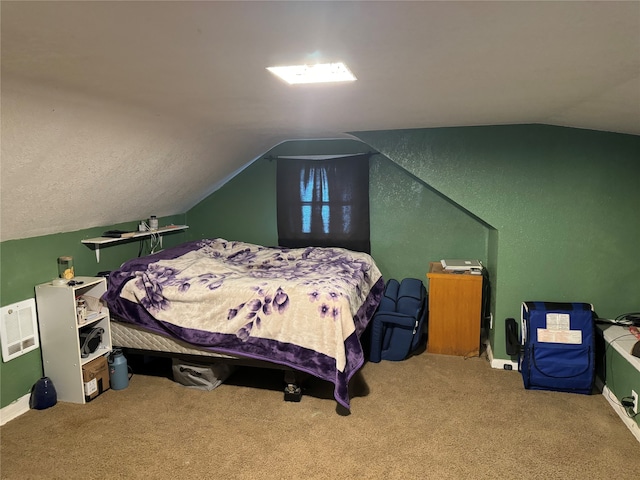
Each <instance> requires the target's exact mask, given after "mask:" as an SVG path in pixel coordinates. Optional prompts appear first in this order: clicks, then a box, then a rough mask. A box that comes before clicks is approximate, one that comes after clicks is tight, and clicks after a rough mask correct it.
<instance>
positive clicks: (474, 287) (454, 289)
mask: <svg viewBox="0 0 640 480" xmlns="http://www.w3.org/2000/svg"><path fill="white" fill-rule="evenodd" d="M427 278H428V279H429V338H428V343H427V352H429V353H442V354H446V355H460V356H465V357H468V356H477V355H478V354H479V353H480V325H481V320H482V282H483V276H482V275H473V274H471V273H469V272H464V273H450V272H446V271H444V270H443V268H442V265H441V263H440V262H432V263H430V264H429V273H427Z"/></svg>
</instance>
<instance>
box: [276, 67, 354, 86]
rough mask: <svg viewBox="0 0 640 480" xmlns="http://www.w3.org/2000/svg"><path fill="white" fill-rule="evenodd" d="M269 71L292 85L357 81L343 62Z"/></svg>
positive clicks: (277, 68) (278, 68)
mask: <svg viewBox="0 0 640 480" xmlns="http://www.w3.org/2000/svg"><path fill="white" fill-rule="evenodd" d="M267 70H269V71H270V72H271V73H273V74H274V75H277V76H278V77H280V78H282V79H283V80H284V81H286V82H287V83H289V84H290V85H294V84H298V83H328V82H352V81H354V80H356V77H355V75H353V73H351V71H350V70H349V68H348V67H347V66H346V65H345V64H344V63H342V62H339V63H317V64H315V65H292V66H289V67H267Z"/></svg>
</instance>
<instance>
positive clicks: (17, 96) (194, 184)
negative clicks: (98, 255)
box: [0, 77, 269, 241]
mask: <svg viewBox="0 0 640 480" xmlns="http://www.w3.org/2000/svg"><path fill="white" fill-rule="evenodd" d="M241 140H242V139H240V138H234V137H232V136H230V135H228V132H206V131H203V129H202V128H200V127H198V125H197V124H196V123H195V122H194V121H189V120H185V119H182V118H175V117H171V116H169V115H166V114H164V113H163V112H162V111H161V110H158V111H155V112H150V111H145V110H143V109H141V108H136V106H134V105H122V104H119V103H116V102H112V101H109V100H107V99H101V98H97V97H95V96H94V97H89V96H85V95H83V94H82V93H81V92H67V91H64V90H61V89H57V88H55V87H52V86H41V85H37V84H35V83H30V82H24V81H19V80H18V79H12V78H9V79H7V78H5V77H3V78H2V150H1V155H2V156H1V159H2V164H1V171H0V174H1V175H0V176H1V203H0V206H1V216H0V221H1V229H0V232H1V238H0V239H1V240H2V241H4V240H10V239H18V238H28V237H33V236H39V235H45V234H51V233H58V232H68V231H75V230H80V229H84V228H89V227H93V226H103V225H112V224H115V223H120V222H126V221H131V220H139V219H143V218H148V217H149V215H158V216H164V215H171V214H176V213H182V212H184V211H186V209H188V208H189V207H190V206H192V205H193V204H194V203H197V201H199V200H200V199H201V198H202V197H203V196H204V195H206V194H207V193H209V192H210V191H211V190H212V187H213V186H215V185H217V183H216V182H220V178H226V177H228V176H229V175H230V174H231V173H232V172H233V171H235V170H237V169H238V165H243V164H245V163H247V162H248V161H250V160H252V159H253V158H254V156H256V155H258V154H259V153H260V152H256V151H243V149H242V148H238V147H237V144H238V142H241ZM267 145H269V142H266V143H265V150H266V146H267ZM232 147H233V149H234V150H236V151H240V154H241V156H240V157H238V156H237V153H236V158H229V157H228V155H227V153H226V152H228V151H230V150H229V149H230V148H232ZM245 150H246V149H245Z"/></svg>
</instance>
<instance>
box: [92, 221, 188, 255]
mask: <svg viewBox="0 0 640 480" xmlns="http://www.w3.org/2000/svg"><path fill="white" fill-rule="evenodd" d="M187 228H189V227H188V226H187V225H167V226H166V227H160V228H158V229H156V230H146V231H144V232H133V235H130V236H127V237H116V238H114V237H96V238H87V239H86V240H82V243H84V244H85V245H93V248H94V249H95V251H96V261H97V262H100V247H101V246H103V245H108V244H113V243H121V242H127V241H131V240H144V239H145V238H149V237H151V236H153V235H158V237H159V238H160V248H162V235H165V234H167V233H171V232H179V231H182V230H186V229H187Z"/></svg>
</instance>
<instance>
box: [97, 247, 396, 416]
mask: <svg viewBox="0 0 640 480" xmlns="http://www.w3.org/2000/svg"><path fill="white" fill-rule="evenodd" d="M383 288H384V280H383V279H382V276H381V274H380V271H379V270H378V268H377V266H376V265H375V263H374V261H373V259H372V258H371V257H370V256H369V255H367V254H366V253H360V252H352V251H350V250H345V249H341V248H318V247H309V248H300V249H287V248H279V247H278V248H269V247H262V246H259V245H253V244H249V243H244V242H232V241H227V240H223V239H220V238H217V239H207V240H198V241H194V242H189V243H186V244H183V245H180V246H178V247H174V248H171V249H167V250H164V251H162V252H160V253H157V254H154V255H150V256H148V257H143V258H136V259H134V260H130V261H128V262H126V263H125V264H123V266H122V267H121V268H120V269H119V270H116V271H114V272H112V274H111V276H110V279H109V289H108V291H107V292H106V294H105V296H104V298H105V300H106V301H107V303H108V306H109V308H110V310H111V312H112V313H115V314H116V315H117V316H119V317H121V318H122V319H124V320H126V321H128V322H131V323H135V324H137V325H139V326H142V327H144V328H146V329H148V330H151V331H153V332H155V333H160V334H164V335H167V334H169V335H171V336H174V337H177V338H179V339H182V340H184V341H187V342H189V343H191V344H194V345H197V346H199V347H203V348H205V349H208V350H212V351H215V352H220V353H227V354H232V355H237V356H242V357H249V358H254V359H260V360H266V361H269V362H273V363H278V364H281V365H286V366H289V367H292V368H295V369H297V370H300V371H304V372H307V373H309V374H312V375H314V376H316V377H318V378H321V379H324V380H328V381H330V382H332V383H334V385H335V391H334V396H335V398H336V400H337V401H338V402H339V403H340V404H342V405H343V406H345V407H346V408H349V395H348V383H349V380H350V379H351V377H352V376H353V374H354V373H355V372H356V371H357V370H358V369H359V368H360V367H361V366H362V364H363V363H364V354H363V350H362V346H361V344H360V340H359V338H360V335H361V334H362V332H363V331H364V329H365V328H366V326H367V324H368V322H369V320H370V319H371V317H372V315H373V313H374V311H375V309H376V307H377V305H378V303H379V301H380V297H381V295H382V291H383Z"/></svg>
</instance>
